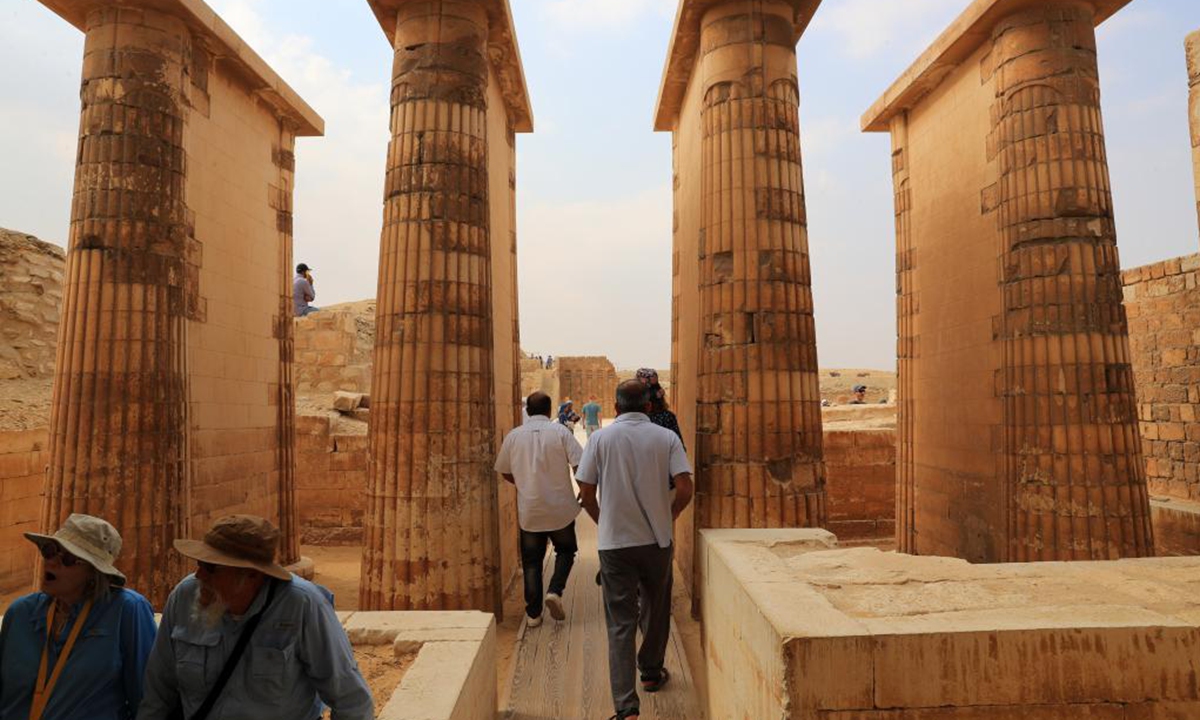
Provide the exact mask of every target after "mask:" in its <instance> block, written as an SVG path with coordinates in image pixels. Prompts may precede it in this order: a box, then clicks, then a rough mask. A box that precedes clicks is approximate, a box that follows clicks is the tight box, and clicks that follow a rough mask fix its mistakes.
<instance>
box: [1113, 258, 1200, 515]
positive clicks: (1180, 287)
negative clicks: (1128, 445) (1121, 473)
mask: <svg viewBox="0 0 1200 720" xmlns="http://www.w3.org/2000/svg"><path fill="white" fill-rule="evenodd" d="M1122 279H1123V281H1124V284H1125V308H1126V312H1127V313H1128V315H1129V345H1130V349H1131V351H1132V353H1133V368H1134V380H1135V382H1136V386H1137V397H1138V419H1139V420H1140V427H1141V433H1142V440H1143V447H1144V448H1145V452H1146V475H1147V479H1148V482H1149V485H1150V492H1151V493H1152V494H1154V495H1167V496H1170V497H1174V498H1180V499H1184V500H1195V501H1200V255H1188V256H1186V257H1181V258H1173V259H1170V260H1164V261H1163V262H1159V263H1155V264H1153V265H1146V266H1143V267H1138V268H1133V269H1131V270H1126V271H1125V272H1124V273H1122Z"/></svg>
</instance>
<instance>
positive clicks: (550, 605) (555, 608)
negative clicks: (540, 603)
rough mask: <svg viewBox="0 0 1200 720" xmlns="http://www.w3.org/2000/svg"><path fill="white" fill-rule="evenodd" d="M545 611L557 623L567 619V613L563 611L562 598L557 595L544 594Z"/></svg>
mask: <svg viewBox="0 0 1200 720" xmlns="http://www.w3.org/2000/svg"><path fill="white" fill-rule="evenodd" d="M546 609H547V610H549V611H550V617H552V618H554V619H555V620H558V621H560V622H561V621H563V620H566V619H567V613H566V612H565V611H563V603H562V596H561V595H559V594H558V593H547V594H546Z"/></svg>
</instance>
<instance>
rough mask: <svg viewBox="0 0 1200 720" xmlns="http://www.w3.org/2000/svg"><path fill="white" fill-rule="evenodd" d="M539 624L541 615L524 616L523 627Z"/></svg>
mask: <svg viewBox="0 0 1200 720" xmlns="http://www.w3.org/2000/svg"><path fill="white" fill-rule="evenodd" d="M541 624H542V616H541V615H538V616H537V617H529V616H528V615H526V616H525V627H527V628H535V627H537V626H538V625H541Z"/></svg>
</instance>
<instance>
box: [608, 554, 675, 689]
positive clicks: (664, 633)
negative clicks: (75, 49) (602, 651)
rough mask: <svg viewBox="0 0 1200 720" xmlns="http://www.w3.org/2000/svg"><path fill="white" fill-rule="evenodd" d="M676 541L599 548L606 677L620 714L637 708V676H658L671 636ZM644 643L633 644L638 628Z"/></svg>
mask: <svg viewBox="0 0 1200 720" xmlns="http://www.w3.org/2000/svg"><path fill="white" fill-rule="evenodd" d="M674 557H675V546H674V545H672V546H671V547H666V548H660V547H659V546H657V545H640V546H637V547H628V548H621V549H620V550H601V551H600V576H601V579H602V580H603V583H604V619H605V621H606V622H607V624H608V680H609V683H610V685H611V687H612V696H613V707H614V708H615V709H616V711H617V712H618V713H620V712H622V711H624V712H628V711H630V710H634V709H637V707H638V694H637V678H636V677H635V672H636V671H638V670H640V671H641V674H642V676H643V677H646V678H657V677H659V674H660V673H661V672H662V670H663V660H664V659H665V658H666V656H667V642H668V640H670V638H671V587H672V585H673V583H674V579H675V578H674V575H672V574H671V562H672V560H673V559H674ZM639 628H640V629H641V631H642V646H641V648H636V647H635V645H636V639H637V631H638V629H639Z"/></svg>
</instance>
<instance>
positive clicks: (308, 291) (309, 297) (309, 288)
mask: <svg viewBox="0 0 1200 720" xmlns="http://www.w3.org/2000/svg"><path fill="white" fill-rule="evenodd" d="M305 279H306V280H307V282H306V283H305V285H306V287H305V288H304V301H305V302H312V301H313V300H316V299H317V291H316V288H314V287H313V282H312V278H311V277H308V278H305Z"/></svg>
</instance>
